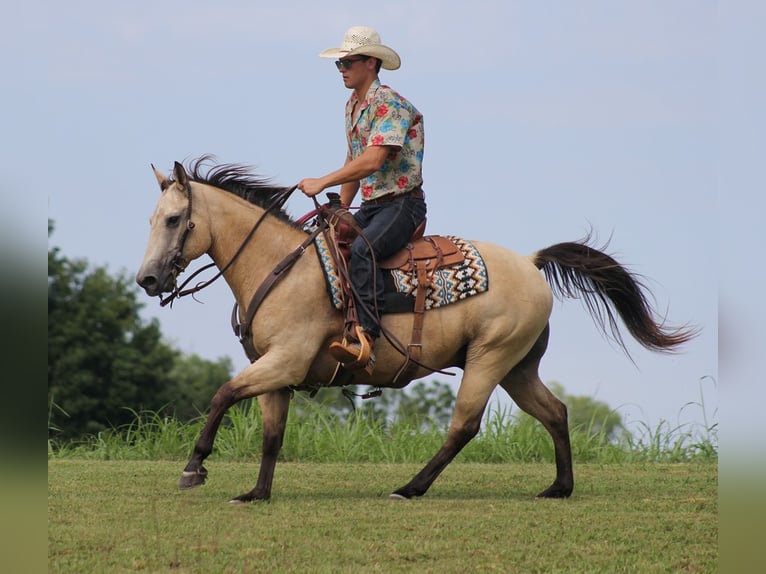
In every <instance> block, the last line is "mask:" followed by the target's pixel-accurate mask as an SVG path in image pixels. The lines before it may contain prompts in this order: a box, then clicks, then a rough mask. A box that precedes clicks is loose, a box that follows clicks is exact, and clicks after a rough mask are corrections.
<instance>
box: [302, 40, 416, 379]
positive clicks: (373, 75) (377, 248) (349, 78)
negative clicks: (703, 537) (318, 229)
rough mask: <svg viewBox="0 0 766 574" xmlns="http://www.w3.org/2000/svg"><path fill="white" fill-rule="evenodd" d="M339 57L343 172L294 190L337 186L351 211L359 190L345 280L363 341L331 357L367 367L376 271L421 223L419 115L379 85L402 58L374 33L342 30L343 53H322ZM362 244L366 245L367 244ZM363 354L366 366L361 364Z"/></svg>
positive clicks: (378, 280) (378, 301)
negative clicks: (343, 91) (345, 91)
mask: <svg viewBox="0 0 766 574" xmlns="http://www.w3.org/2000/svg"><path fill="white" fill-rule="evenodd" d="M319 56H320V57H322V58H337V60H336V61H335V65H336V67H337V68H338V70H339V71H340V73H341V74H342V75H343V83H344V85H345V86H346V87H347V88H349V89H351V90H353V92H352V93H351V96H350V98H349V100H348V102H347V103H346V136H347V139H348V151H347V153H346V161H345V163H344V165H343V167H341V168H340V169H338V170H336V171H333V172H331V173H328V174H327V175H325V176H323V177H319V178H306V179H303V180H301V181H300V182H299V183H298V189H300V190H301V191H303V193H305V194H306V195H307V196H308V197H313V196H315V195H317V194H318V193H320V192H322V191H323V190H324V189H326V188H328V187H332V186H336V185H340V186H341V188H340V198H341V203H342V204H343V205H345V206H348V205H351V202H352V201H353V199H354V197H355V196H356V194H357V192H358V191H359V188H360V187H361V189H362V205H361V208H360V209H359V210H358V211H357V212H356V214H355V215H354V219H355V220H356V223H357V224H358V225H359V227H360V228H362V230H363V234H364V237H362V236H359V237H357V238H356V239H355V240H354V242H353V244H352V245H351V259H350V275H351V284H352V286H353V287H354V289H355V293H356V295H355V303H356V309H357V313H358V317H359V324H360V327H361V335H362V337H364V338H365V339H366V341H364V342H362V341H356V340H349V341H348V342H347V343H346V344H341V343H333V344H332V345H331V348H330V351H331V353H332V354H333V356H334V357H335V358H336V359H338V360H339V361H341V362H342V363H344V364H348V365H349V366H352V367H365V366H366V367H367V370H368V371H371V368H372V365H373V364H374V360H375V358H374V354H373V353H372V346H373V344H374V341H375V339H376V338H377V337H379V336H380V327H379V325H378V321H377V319H376V318H375V316H374V315H375V310H376V309H377V312H378V313H382V312H383V310H384V299H383V273H382V271H381V270H380V268H379V267H378V266H376V265H373V259H372V255H371V253H370V247H371V248H372V253H373V254H374V256H375V260H376V261H381V260H383V259H385V258H386V257H388V256H390V255H393V254H394V253H395V252H397V251H398V250H399V249H401V248H402V247H404V246H405V245H406V244H407V242H408V240H409V239H410V237H411V236H412V234H413V232H414V231H415V229H417V227H418V226H419V225H420V224H421V223H422V222H423V221H424V220H425V217H426V203H425V195H424V193H423V188H422V187H421V185H422V183H423V176H422V162H423V116H422V115H421V114H420V112H419V111H418V110H417V109H416V108H415V106H413V105H412V104H411V103H410V102H409V101H408V100H406V99H404V98H403V97H402V96H400V95H399V94H398V93H396V92H395V91H394V90H392V89H391V88H389V87H388V86H384V85H382V84H381V83H380V79H379V78H378V73H379V71H380V68H381V67H382V68H384V69H386V70H396V69H398V68H399V66H400V63H401V60H400V58H399V55H398V54H397V53H396V52H395V51H394V50H392V49H391V48H389V47H388V46H384V45H383V44H381V43H380V35H379V34H378V33H377V32H376V31H375V30H373V29H372V28H367V27H364V26H356V27H353V28H349V30H348V31H347V32H346V34H345V36H344V38H343V43H342V45H341V46H340V48H330V49H327V50H324V51H323V52H321V53H320V54H319ZM365 239H366V241H365ZM365 348H369V350H370V362H369V363H368V364H367V365H362V364H359V360H358V359H360V358H361V357H362V356H364V352H365Z"/></svg>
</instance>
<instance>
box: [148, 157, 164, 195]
mask: <svg viewBox="0 0 766 574" xmlns="http://www.w3.org/2000/svg"><path fill="white" fill-rule="evenodd" d="M149 165H151V166H152V171H154V177H156V178H157V183H159V184H160V189H161V190H162V191H165V188H166V187H167V186H168V178H167V177H166V176H165V174H163V173H162V172H161V171H160V170H158V169H157V168H156V167H154V164H153V163H152V164H149Z"/></svg>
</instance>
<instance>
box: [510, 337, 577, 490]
mask: <svg viewBox="0 0 766 574" xmlns="http://www.w3.org/2000/svg"><path fill="white" fill-rule="evenodd" d="M548 331H549V328H548V327H546V328H545V330H544V331H543V333H542V334H541V335H540V337H539V338H538V340H537V342H536V343H535V345H534V346H533V347H532V349H531V350H530V352H529V353H528V354H527V356H526V357H524V359H523V360H522V361H521V362H520V363H519V364H518V365H516V366H515V367H514V368H513V370H511V372H510V373H509V374H508V375H507V376H506V377H505V378H504V379H503V381H502V382H501V383H500V385H501V386H502V387H503V388H504V389H505V390H506V391H507V392H508V394H509V395H510V396H511V398H512V399H513V401H514V402H515V403H516V404H517V405H518V406H519V408H521V409H522V410H523V411H524V412H526V413H528V414H530V415H532V416H533V417H535V418H536V419H537V420H539V421H540V422H541V423H542V425H543V426H544V427H545V428H546V429H547V431H548V432H549V433H550V435H551V438H553V448H554V452H555V457H556V480H554V481H553V484H552V485H551V486H550V487H548V488H547V489H545V490H544V491H543V492H541V493H540V494H538V495H537V497H538V498H567V497H568V496H569V495H571V494H572V490H573V489H574V475H573V472H572V448H571V445H570V442H569V427H568V423H567V408H566V405H564V403H562V402H561V401H560V400H559V399H557V398H556V396H555V395H554V394H553V393H551V392H550V391H549V390H548V388H547V387H546V386H545V385H544V384H543V382H542V380H540V376H539V375H538V371H537V369H538V366H539V364H540V359H541V358H542V356H543V353H545V349H546V348H547V346H548Z"/></svg>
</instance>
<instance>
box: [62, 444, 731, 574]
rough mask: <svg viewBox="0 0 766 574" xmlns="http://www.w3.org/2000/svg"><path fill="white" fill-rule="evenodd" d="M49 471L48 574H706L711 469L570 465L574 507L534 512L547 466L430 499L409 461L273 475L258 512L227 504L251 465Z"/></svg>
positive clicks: (249, 477) (451, 485) (443, 484)
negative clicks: (201, 480) (416, 484)
mask: <svg viewBox="0 0 766 574" xmlns="http://www.w3.org/2000/svg"><path fill="white" fill-rule="evenodd" d="M183 464H184V463H183V462H179V461H176V462H169V461H140V460H139V461H126V460H120V461H97V460H84V459H77V458H64V459H49V461H48V571H49V572H77V573H83V572H88V573H99V572H109V573H121V572H173V573H175V572H177V573H185V572H189V573H191V572H200V573H202V572H204V573H213V572H328V573H329V572H333V573H336V572H354V573H357V572H387V573H395V572H439V573H448V572H460V573H463V572H509V573H513V572H524V573H527V572H545V573H555V572H608V573H617V572H640V573H652V572H715V571H716V570H717V568H718V467H717V464H716V463H715V462H689V463H678V464H668V463H622V464H620V463H614V464H598V463H589V464H579V465H576V467H575V472H576V475H575V480H576V484H575V493H574V495H573V496H572V498H570V499H569V500H535V499H534V495H535V494H536V493H537V492H539V491H540V490H542V489H543V488H544V487H546V486H548V484H549V483H550V482H551V481H552V479H553V472H554V468H553V465H552V464H550V463H544V464H543V463H529V462H527V463H509V464H481V463H467V462H455V463H453V464H452V465H450V466H449V467H448V468H447V469H446V470H445V472H444V473H443V474H442V476H441V477H440V478H439V479H438V480H437V481H436V483H434V485H433V487H432V488H431V490H430V491H429V492H428V494H427V495H426V496H424V497H423V498H421V499H417V500H413V501H392V500H389V499H388V498H387V495H388V493H389V492H391V491H392V490H394V489H395V488H397V487H399V486H402V485H403V484H404V483H406V482H407V481H408V480H409V479H410V478H411V477H412V475H413V474H414V473H415V472H416V471H417V470H419V468H420V466H421V465H420V464H415V463H390V464H388V463H348V464H338V463H299V462H287V463H280V464H279V465H278V466H277V473H276V478H275V483H274V491H273V498H272V501H271V502H268V503H256V504H250V505H239V506H235V505H230V504H228V503H227V501H228V499H229V498H231V497H232V496H235V495H237V494H240V493H242V492H244V491H246V490H249V489H250V488H251V487H252V486H253V484H254V482H255V477H256V473H257V470H258V464H257V463H256V462H225V461H211V462H210V464H208V465H207V466H208V469H209V471H210V478H209V481H208V483H207V484H206V485H205V486H203V487H201V488H198V489H195V490H191V491H183V492H182V491H179V490H177V488H176V481H177V479H178V476H179V474H180V471H181V469H182V467H183Z"/></svg>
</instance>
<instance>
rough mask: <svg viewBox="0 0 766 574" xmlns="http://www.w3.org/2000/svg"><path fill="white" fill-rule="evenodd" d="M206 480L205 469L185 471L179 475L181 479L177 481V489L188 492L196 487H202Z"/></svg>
mask: <svg viewBox="0 0 766 574" xmlns="http://www.w3.org/2000/svg"><path fill="white" fill-rule="evenodd" d="M206 480H207V470H205V467H200V468H199V470H185V471H183V472H182V473H181V478H180V479H178V488H179V489H181V490H188V489H190V488H194V487H196V486H202V485H203V484H205V481H206Z"/></svg>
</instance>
